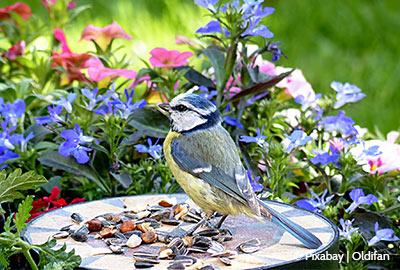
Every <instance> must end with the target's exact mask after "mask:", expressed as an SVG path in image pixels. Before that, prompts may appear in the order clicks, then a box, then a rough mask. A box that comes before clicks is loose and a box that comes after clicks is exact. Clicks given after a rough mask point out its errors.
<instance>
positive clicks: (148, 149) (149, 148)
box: [135, 138, 162, 159]
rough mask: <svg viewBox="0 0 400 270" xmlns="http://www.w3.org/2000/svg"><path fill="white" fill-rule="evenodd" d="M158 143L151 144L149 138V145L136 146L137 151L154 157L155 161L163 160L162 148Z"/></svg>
mask: <svg viewBox="0 0 400 270" xmlns="http://www.w3.org/2000/svg"><path fill="white" fill-rule="evenodd" d="M157 142H158V141H157ZM157 142H156V143H155V144H153V143H152V142H151V139H150V138H147V144H148V145H144V144H137V145H135V149H136V151H138V152H139V153H147V154H149V155H150V156H152V157H153V158H154V159H159V158H161V152H162V146H161V145H159V144H157Z"/></svg>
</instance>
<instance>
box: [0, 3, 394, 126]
mask: <svg viewBox="0 0 400 270" xmlns="http://www.w3.org/2000/svg"><path fill="white" fill-rule="evenodd" d="M2 2H3V1H2ZM7 2H8V3H10V2H13V1H4V2H3V4H6V3H7ZM25 2H26V3H28V4H29V5H30V6H31V7H32V8H33V11H34V12H35V13H36V14H39V15H40V14H41V15H43V16H44V15H45V13H46V10H45V9H44V8H43V7H42V5H41V4H40V1H38V0H30V1H25ZM76 2H77V3H78V5H84V4H90V5H91V6H92V8H91V9H90V10H87V11H85V12H84V13H83V14H82V15H81V16H80V17H79V18H78V19H77V21H76V23H75V24H74V26H73V27H71V28H69V29H66V32H67V35H68V39H69V42H70V43H71V46H72V47H73V48H75V49H77V50H79V51H81V50H84V49H86V48H87V47H88V46H89V45H88V43H86V42H84V41H79V36H80V33H81V31H82V30H83V28H84V27H85V26H86V25H87V24H89V23H91V24H94V25H96V26H105V25H107V24H109V23H111V22H112V21H113V20H115V21H117V22H118V23H119V24H120V25H121V26H122V27H123V28H124V29H125V30H126V31H127V32H128V33H129V34H131V35H132V36H133V40H132V41H131V42H125V41H120V42H119V43H118V44H124V45H126V52H128V53H129V54H130V55H131V56H132V59H133V61H134V62H135V63H136V64H138V63H140V59H139V58H140V57H141V58H147V57H148V51H149V50H151V49H152V48H153V47H156V46H163V47H166V48H176V47H177V46H176V45H175V35H186V36H189V37H194V34H193V33H194V31H195V30H196V29H197V28H198V27H199V26H201V25H203V24H204V23H205V22H206V21H207V20H208V18H207V16H206V12H205V11H204V10H202V9H200V8H198V7H196V6H195V4H194V3H193V1H192V0H118V1H115V0H114V1H110V0H78V1H76ZM3 4H2V5H3ZM266 4H267V5H271V6H274V7H275V8H276V12H275V14H273V15H272V16H270V18H269V21H267V25H268V26H269V27H270V29H271V30H272V31H273V32H274V33H275V40H279V41H281V42H282V48H283V50H284V52H285V53H286V55H287V56H288V59H282V60H280V61H279V62H278V65H282V66H290V67H298V68H300V69H302V70H303V71H304V74H305V76H306V78H307V79H308V80H309V81H310V82H311V84H312V85H313V87H314V90H315V91H317V92H323V93H326V92H329V91H331V90H330V89H329V84H330V83H331V81H333V80H337V81H341V82H350V83H353V84H356V85H358V86H359V87H360V88H361V89H362V90H363V91H364V92H365V93H366V94H367V97H366V98H365V99H364V100H362V101H361V102H359V103H357V104H355V105H352V106H349V107H345V109H346V112H347V113H348V114H349V115H350V116H352V117H353V118H354V119H355V121H356V122H357V123H358V124H359V125H360V126H363V127H368V128H369V129H371V130H374V128H378V129H379V130H381V131H382V132H384V133H386V132H388V131H389V130H393V129H399V127H400V34H399V30H400V1H398V0H392V1H389V0H386V1H385V0H369V1H366V0H352V1H348V0H329V1H318V0H273V1H272V0H270V1H268V0H267V1H266Z"/></svg>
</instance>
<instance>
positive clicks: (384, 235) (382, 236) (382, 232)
mask: <svg viewBox="0 0 400 270" xmlns="http://www.w3.org/2000/svg"><path fill="white" fill-rule="evenodd" d="M382 240H383V241H390V242H395V241H399V240H400V239H399V238H398V237H397V236H396V235H395V234H394V231H393V230H392V229H379V223H378V222H376V223H375V236H374V237H372V238H371V239H370V240H369V241H368V246H373V245H375V244H376V243H378V242H379V241H382Z"/></svg>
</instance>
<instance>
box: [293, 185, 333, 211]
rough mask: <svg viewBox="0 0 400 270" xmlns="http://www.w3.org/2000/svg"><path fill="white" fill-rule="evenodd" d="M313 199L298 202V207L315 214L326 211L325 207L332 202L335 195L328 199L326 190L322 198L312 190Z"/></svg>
mask: <svg viewBox="0 0 400 270" xmlns="http://www.w3.org/2000/svg"><path fill="white" fill-rule="evenodd" d="M310 193H311V196H312V198H311V199H301V200H298V201H297V202H296V205H297V206H298V207H300V208H303V209H306V210H309V211H312V212H315V211H321V210H323V209H325V206H326V205H327V204H328V203H329V202H330V201H331V200H332V198H333V196H334V195H330V196H328V197H326V195H327V194H328V190H327V189H325V190H324V192H323V193H322V195H321V197H319V196H318V195H317V194H315V193H314V191H313V190H312V189H310Z"/></svg>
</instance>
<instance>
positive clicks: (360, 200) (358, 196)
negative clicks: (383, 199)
mask: <svg viewBox="0 0 400 270" xmlns="http://www.w3.org/2000/svg"><path fill="white" fill-rule="evenodd" d="M349 195H350V198H351V199H352V200H353V202H352V203H351V204H350V206H349V207H348V208H347V209H346V212H347V213H352V212H353V211H354V210H355V209H356V208H357V207H358V206H359V205H360V204H367V205H371V204H372V203H375V202H378V198H376V197H375V195H373V194H368V195H367V196H365V194H364V191H363V190H362V189H361V188H356V189H353V190H352V191H350V194H349Z"/></svg>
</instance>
